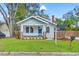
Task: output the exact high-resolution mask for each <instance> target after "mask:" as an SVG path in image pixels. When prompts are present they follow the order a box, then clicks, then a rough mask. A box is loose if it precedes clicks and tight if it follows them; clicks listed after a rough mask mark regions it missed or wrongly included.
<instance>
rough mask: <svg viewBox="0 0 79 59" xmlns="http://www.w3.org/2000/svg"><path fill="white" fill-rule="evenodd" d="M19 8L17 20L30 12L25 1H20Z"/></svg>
mask: <svg viewBox="0 0 79 59" xmlns="http://www.w3.org/2000/svg"><path fill="white" fill-rule="evenodd" d="M17 10H18V11H17V12H16V22H18V21H21V20H23V19H24V18H25V17H26V16H27V14H28V9H27V8H26V4H25V3H19V4H18V9H17Z"/></svg>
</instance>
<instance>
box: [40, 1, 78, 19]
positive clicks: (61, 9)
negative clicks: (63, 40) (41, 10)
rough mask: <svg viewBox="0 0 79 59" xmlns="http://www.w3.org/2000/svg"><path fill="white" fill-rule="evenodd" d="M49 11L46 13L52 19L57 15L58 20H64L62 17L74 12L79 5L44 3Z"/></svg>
mask: <svg viewBox="0 0 79 59" xmlns="http://www.w3.org/2000/svg"><path fill="white" fill-rule="evenodd" d="M41 5H44V6H45V7H46V8H47V10H46V11H45V13H46V14H48V15H49V16H50V17H51V16H52V15H55V17H57V18H62V15H63V14H65V13H67V12H68V11H71V10H73V9H74V8H75V7H76V6H79V3H44V4H41Z"/></svg>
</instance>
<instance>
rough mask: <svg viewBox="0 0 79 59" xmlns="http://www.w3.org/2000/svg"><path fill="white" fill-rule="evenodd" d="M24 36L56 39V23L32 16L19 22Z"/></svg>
mask: <svg viewBox="0 0 79 59" xmlns="http://www.w3.org/2000/svg"><path fill="white" fill-rule="evenodd" d="M17 25H18V26H19V27H20V32H21V34H22V36H26V37H27V36H36V37H39V36H44V35H46V37H47V39H50V40H51V39H54V31H55V30H54V29H55V27H56V26H55V23H54V22H52V21H51V20H48V19H45V18H43V17H40V16H30V17H27V18H26V19H24V20H22V21H19V22H17Z"/></svg>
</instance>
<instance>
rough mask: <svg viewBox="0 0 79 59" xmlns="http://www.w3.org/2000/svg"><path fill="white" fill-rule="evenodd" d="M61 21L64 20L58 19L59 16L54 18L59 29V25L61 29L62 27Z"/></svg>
mask: <svg viewBox="0 0 79 59" xmlns="http://www.w3.org/2000/svg"><path fill="white" fill-rule="evenodd" d="M63 22H64V21H63V20H62V19H60V18H56V19H55V23H56V24H57V28H60V29H61V27H62V29H61V30H63V28H64V24H63Z"/></svg>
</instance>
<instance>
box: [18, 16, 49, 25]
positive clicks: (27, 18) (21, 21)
mask: <svg viewBox="0 0 79 59" xmlns="http://www.w3.org/2000/svg"><path fill="white" fill-rule="evenodd" d="M32 17H33V18H35V19H37V20H39V21H41V22H44V23H46V24H48V22H46V21H43V20H41V19H39V18H36V17H35V16H30V17H28V18H26V19H24V20H22V21H19V22H17V24H19V23H21V22H23V21H26V20H28V19H30V18H32Z"/></svg>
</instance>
